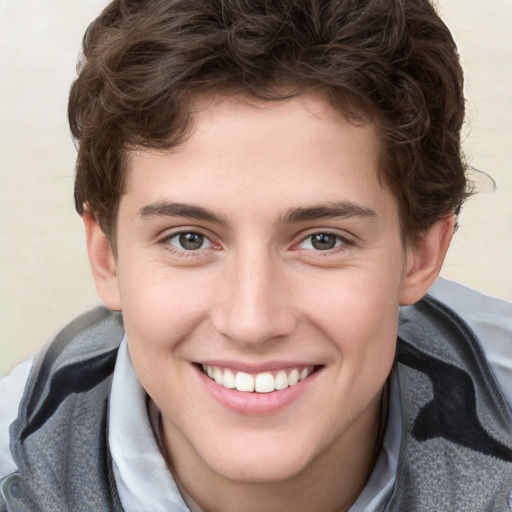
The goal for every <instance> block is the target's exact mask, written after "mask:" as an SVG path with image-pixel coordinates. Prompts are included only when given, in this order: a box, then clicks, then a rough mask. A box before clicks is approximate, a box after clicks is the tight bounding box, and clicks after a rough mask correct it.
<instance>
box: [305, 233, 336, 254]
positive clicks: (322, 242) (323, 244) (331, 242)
mask: <svg viewBox="0 0 512 512" xmlns="http://www.w3.org/2000/svg"><path fill="white" fill-rule="evenodd" d="M310 240H311V245H312V247H313V248H314V249H316V250H318V251H327V250H329V249H334V248H335V247H336V244H337V243H338V242H339V239H338V237H336V236H334V235H329V234H328V233H317V234H315V235H312V236H311V237H310Z"/></svg>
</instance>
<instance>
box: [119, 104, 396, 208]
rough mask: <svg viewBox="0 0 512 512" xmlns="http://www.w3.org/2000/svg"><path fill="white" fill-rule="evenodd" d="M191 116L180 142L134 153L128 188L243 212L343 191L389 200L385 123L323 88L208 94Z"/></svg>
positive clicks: (146, 195) (332, 198) (358, 198)
mask: <svg viewBox="0 0 512 512" xmlns="http://www.w3.org/2000/svg"><path fill="white" fill-rule="evenodd" d="M191 118H192V123H191V127H190V132H189V135H188V137H187V138H186V139H185V140H184V141H183V143H182V144H181V145H180V146H178V147H176V148H174V149H173V150H171V151H166V152H163V151H156V150H155V151H152V150H149V151H134V152H133V153H132V154H131V159H130V160H131V162H130V166H129V171H128V175H127V187H126V192H127V194H128V195H130V196H132V197H135V196H137V199H138V201H139V202H140V203H146V204H148V203H149V202H151V201H153V202H155V201H159V200H161V201H164V200H176V201H180V202H183V201H185V202H192V203H197V202H198V201H199V202H201V203H204V204H205V206H207V207H208V208H210V209H215V210H217V211H218V210H223V209H227V210H229V209H231V210H236V209H238V211H239V212H240V211H243V210H246V209H248V208H249V207H250V206H255V205H257V204H265V205H266V206H267V207H269V206H270V204H271V203H272V204H275V205H279V204H281V205H282V207H283V208H285V207H288V208H297V207H300V205H301V204H304V205H305V206H307V205H309V204H319V203H327V202H330V203H334V202H338V201H340V200H341V201H343V200H350V201H352V202H355V203H363V202H366V203H371V206H369V207H370V208H372V209H375V207H376V206H378V205H379V203H380V202H382V201H384V202H389V200H390V193H389V191H388V190H387V189H386V188H385V187H384V186H383V184H382V183H381V181H380V174H379V164H380V144H379V139H378V136H377V133H376V132H377V131H376V128H375V127H374V126H373V125H372V124H370V123H365V124H355V123H351V122H348V121H347V120H346V119H345V118H344V117H343V116H342V115H341V114H339V113H338V112H336V111H335V109H334V108H333V107H332V106H331V105H330V104H329V103H328V102H327V101H326V100H325V99H324V98H323V97H322V96H320V95H314V94H303V95H300V96H296V97H293V98H290V99H286V100H279V101H263V100H258V99H255V98H254V97H250V96H247V95H231V96H219V95H203V96H198V97H197V98H195V100H194V101H193V102H192V105H191ZM392 202H394V201H392Z"/></svg>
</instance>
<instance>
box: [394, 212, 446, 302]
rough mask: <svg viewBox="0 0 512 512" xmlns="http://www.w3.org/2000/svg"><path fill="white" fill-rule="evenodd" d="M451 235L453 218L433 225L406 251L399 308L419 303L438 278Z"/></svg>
mask: <svg viewBox="0 0 512 512" xmlns="http://www.w3.org/2000/svg"><path fill="white" fill-rule="evenodd" d="M454 231H455V216H454V215H451V216H450V217H447V218H445V219H442V220H439V221H437V222H436V223H435V224H434V225H433V226H432V227H431V228H430V229H429V230H428V231H427V232H426V233H425V234H424V235H423V236H422V237H421V238H420V239H419V240H418V241H417V242H415V243H414V245H413V246H411V247H410V248H409V249H408V256H407V260H408V261H407V269H406V276H405V279H404V281H403V283H402V289H401V292H400V304H401V305H403V306H407V305H410V304H414V303H415V302H417V301H419V300H420V299H421V298H422V297H423V296H424V295H425V294H426V293H427V291H428V289H429V288H430V286H431V285H432V284H433V282H434V281H435V280H436V278H437V277H438V276H439V272H440V271H441V267H442V266H443V262H444V258H445V256H446V253H447V251H448V247H449V246H450V242H451V239H452V237H453V233H454Z"/></svg>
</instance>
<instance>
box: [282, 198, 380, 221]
mask: <svg viewBox="0 0 512 512" xmlns="http://www.w3.org/2000/svg"><path fill="white" fill-rule="evenodd" d="M335 217H336V218H348V217H363V218H376V217H377V212H376V211H375V210H373V209H372V208H369V207H367V206H362V205H360V204H357V203H352V202H350V201H335V202H330V203H326V204H318V205H313V206H300V207H299V208H294V209H292V210H289V211H288V212H286V213H285V214H284V215H283V216H282V217H281V221H282V222H284V223H287V224H292V223H295V222H305V221H310V220H316V219H328V218H335Z"/></svg>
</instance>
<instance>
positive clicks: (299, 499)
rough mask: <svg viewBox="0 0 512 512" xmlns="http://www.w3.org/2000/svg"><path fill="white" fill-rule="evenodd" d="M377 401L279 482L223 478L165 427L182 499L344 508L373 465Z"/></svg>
mask: <svg viewBox="0 0 512 512" xmlns="http://www.w3.org/2000/svg"><path fill="white" fill-rule="evenodd" d="M381 401H382V400H381V395H380V394H379V396H377V397H376V398H375V400H374V404H373V407H371V408H369V412H368V414H366V415H365V417H363V418H358V419H356V420H355V421H354V422H353V423H352V424H351V425H350V426H349V427H348V428H347V430H346V431H345V433H344V435H343V437H342V438H340V439H338V440H337V441H336V442H335V443H334V444H333V445H332V446H330V447H329V448H328V449H327V450H326V451H324V452H323V453H322V454H319V455H318V456H317V457H316V458H315V459H314V460H312V461H311V462H310V463H309V464H308V465H307V466H306V467H305V468H304V469H303V470H302V471H300V472H299V473H298V474H295V475H293V476H291V477H289V478H287V479H285V480H281V481H272V482H246V481H236V480H232V479H227V478H224V477H223V476H222V475H219V474H218V473H216V472H214V471H212V469H211V468H210V467H209V466H207V465H206V464H205V463H204V461H202V459H201V458H200V457H199V456H198V454H197V452H196V451H195V450H194V449H193V448H192V447H191V446H190V445H188V443H187V442H186V441H185V442H176V441H177V440H176V439H173V440H172V443H170V442H169V441H170V439H169V436H167V435H166V433H165V429H164V440H165V447H166V452H167V454H168V455H169V456H170V458H171V459H172V461H173V464H172V471H173V473H174V475H175V478H176V479H177V481H178V482H179V485H180V487H181V488H182V489H183V490H184V491H185V493H184V494H185V499H187V495H188V496H190V497H192V498H193V500H194V501H195V502H197V503H198V504H199V506H200V507H201V509H203V510H205V511H208V512H239V511H240V510H243V511H244V512H259V511H261V510H265V511H266V512H278V511H279V512H287V511H290V512H291V511H293V512H318V510H322V511H324V512H344V511H347V510H348V509H349V508H350V507H351V506H352V504H353V503H354V502H355V501H356V499H357V497H358V496H359V494H360V493H361V491H362V490H363V488H364V486H365V484H366V482H367V481H368V478H369V476H370V474H371V471H372V469H373V466H374V465H375V462H376V457H377V454H378V452H379V448H380V444H381V441H382V435H381V431H382V428H381V425H382V421H383V419H382V407H381ZM183 441H184V440H183ZM171 444H172V447H171Z"/></svg>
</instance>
